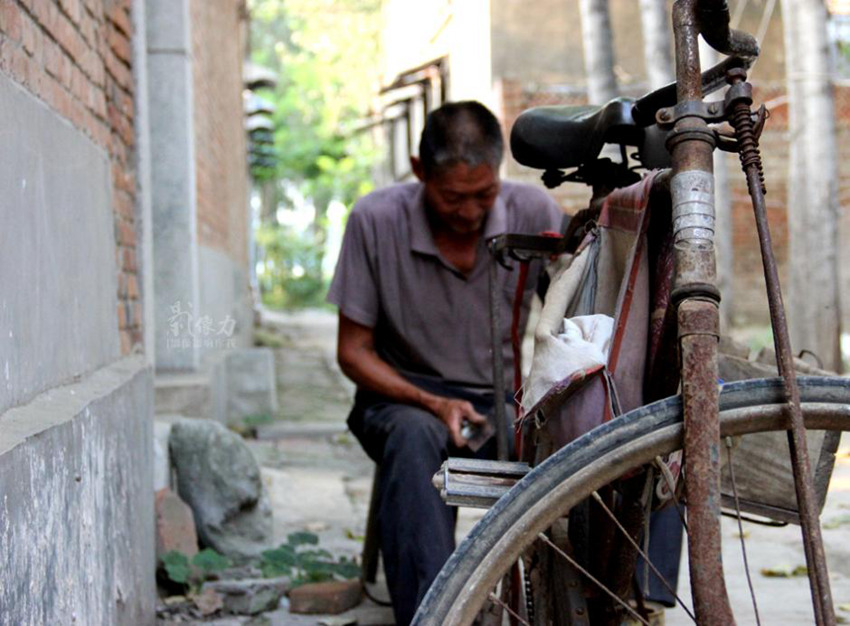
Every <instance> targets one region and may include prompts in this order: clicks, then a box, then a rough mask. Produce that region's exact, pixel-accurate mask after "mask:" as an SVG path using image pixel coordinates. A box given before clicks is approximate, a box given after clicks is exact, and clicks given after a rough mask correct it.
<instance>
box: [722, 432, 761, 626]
mask: <svg viewBox="0 0 850 626" xmlns="http://www.w3.org/2000/svg"><path fill="white" fill-rule="evenodd" d="M725 443H726V454H727V456H728V457H729V478H730V479H731V480H732V495H733V497H734V498H735V518H736V519H737V520H738V536H740V538H741V555H742V556H743V557H744V571H745V572H746V574H747V585H749V587H750V597H751V598H752V599H753V611H754V612H755V614H756V624H757V625H758V626H761V619H760V618H759V607H758V603H757V602H756V592H755V589H753V579H752V577H751V576H750V564H749V561H748V560H747V543H746V541H744V525H743V523H742V522H741V505H740V503H739V501H738V485H737V484H736V483H735V467H734V465H733V463H732V438H731V437H726V439H725Z"/></svg>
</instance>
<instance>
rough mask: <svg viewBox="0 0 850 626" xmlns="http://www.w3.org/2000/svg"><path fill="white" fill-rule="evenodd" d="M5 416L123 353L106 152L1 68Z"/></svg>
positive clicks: (0, 345)
mask: <svg viewBox="0 0 850 626" xmlns="http://www.w3.org/2000/svg"><path fill="white" fill-rule="evenodd" d="M0 112H2V128H1V129H0V198H2V201H1V202H0V224H2V237H1V238H0V286H2V290H0V413H2V412H3V411H4V410H6V409H8V408H9V407H12V406H15V405H17V404H20V403H22V402H26V401H28V400H29V399H30V398H32V397H34V396H35V395H36V394H38V393H40V392H42V391H44V390H45V389H47V388H49V387H51V386H53V385H55V384H57V383H61V382H65V381H69V380H71V379H73V378H75V377H77V376H81V375H84V374H86V373H87V372H90V371H93V370H94V369H96V368H98V367H101V366H103V365H104V364H106V363H109V362H110V361H113V360H115V359H116V358H118V355H119V351H120V346H119V337H118V319H117V312H116V305H117V300H116V291H117V279H116V271H117V270H116V264H115V235H114V226H113V224H114V218H113V212H112V194H111V174H110V169H109V161H108V159H107V155H106V154H105V153H104V152H103V151H102V150H101V149H100V148H98V147H97V146H95V145H94V144H93V143H92V142H91V141H90V140H89V139H88V138H86V137H85V136H84V135H83V134H82V133H80V132H79V131H77V130H75V129H74V128H73V127H72V126H71V125H70V124H69V123H67V122H66V121H65V120H63V119H61V118H60V117H59V116H58V115H57V114H56V113H54V112H53V111H52V110H50V109H49V108H48V107H47V106H46V105H45V104H44V103H42V102H41V101H40V100H37V99H36V98H34V97H33V96H31V95H30V94H29V93H28V92H26V91H24V90H23V89H22V88H20V87H19V86H18V85H17V84H16V83H14V82H13V81H11V80H10V79H9V78H8V77H7V76H6V75H5V74H3V73H0Z"/></svg>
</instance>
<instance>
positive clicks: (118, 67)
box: [103, 50, 133, 89]
mask: <svg viewBox="0 0 850 626" xmlns="http://www.w3.org/2000/svg"><path fill="white" fill-rule="evenodd" d="M103 57H104V61H106V71H107V73H108V74H109V75H110V76H112V77H113V78H114V79H115V82H117V83H118V84H119V85H121V86H122V87H124V88H125V89H131V88H132V85H133V76H132V75H131V74H130V69H129V68H128V67H127V65H126V64H125V63H123V62H122V61H121V60H120V59H119V58H118V57H117V56H115V53H113V52H112V51H109V50H107V51H106V52H105V54H104V55H103Z"/></svg>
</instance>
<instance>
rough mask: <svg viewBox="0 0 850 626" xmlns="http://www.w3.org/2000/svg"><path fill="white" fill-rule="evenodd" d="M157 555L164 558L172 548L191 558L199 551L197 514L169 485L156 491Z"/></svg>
mask: <svg viewBox="0 0 850 626" xmlns="http://www.w3.org/2000/svg"><path fill="white" fill-rule="evenodd" d="M154 506H155V510H156V556H157V559H160V558H162V555H163V554H167V553H168V552H171V551H172V550H176V551H177V552H182V553H183V554H185V555H186V556H188V557H189V558H191V557H193V556H195V555H196V554H197V553H198V534H197V532H196V531H195V516H194V515H193V514H192V509H190V508H189V505H188V504H186V503H185V502H183V500H181V499H180V496H178V495H177V494H176V493H174V492H173V491H171V489H169V488H168V487H164V488H163V489H160V490H159V491H157V492H156V500H155V505H154Z"/></svg>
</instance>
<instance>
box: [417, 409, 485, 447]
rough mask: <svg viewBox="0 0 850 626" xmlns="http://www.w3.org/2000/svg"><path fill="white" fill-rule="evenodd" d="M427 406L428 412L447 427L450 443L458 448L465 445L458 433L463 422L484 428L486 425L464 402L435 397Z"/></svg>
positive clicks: (482, 417)
mask: <svg viewBox="0 0 850 626" xmlns="http://www.w3.org/2000/svg"><path fill="white" fill-rule="evenodd" d="M429 404H431V406H429V407H428V408H429V410H430V411H431V412H432V413H434V415H436V416H437V418H438V419H439V420H440V421H441V422H443V423H444V424H445V425H446V426H448V428H449V434H450V435H451V437H452V441H453V442H454V444H455V445H456V446H457V447H458V448H462V447H463V446H465V445H466V439H465V438H464V436H463V435H462V434H461V432H460V431H461V428H462V426H463V421H464V420H466V421H468V422H471V423H472V424H474V425H476V426H484V425H485V424H486V423H487V418H486V417H484V416H483V415H481V414H480V413H478V412H476V411H475V409H474V408H472V404H470V403H469V402H467V401H466V400H455V399H453V398H441V397H435V398H434V401H433V402H432V403H429Z"/></svg>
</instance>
